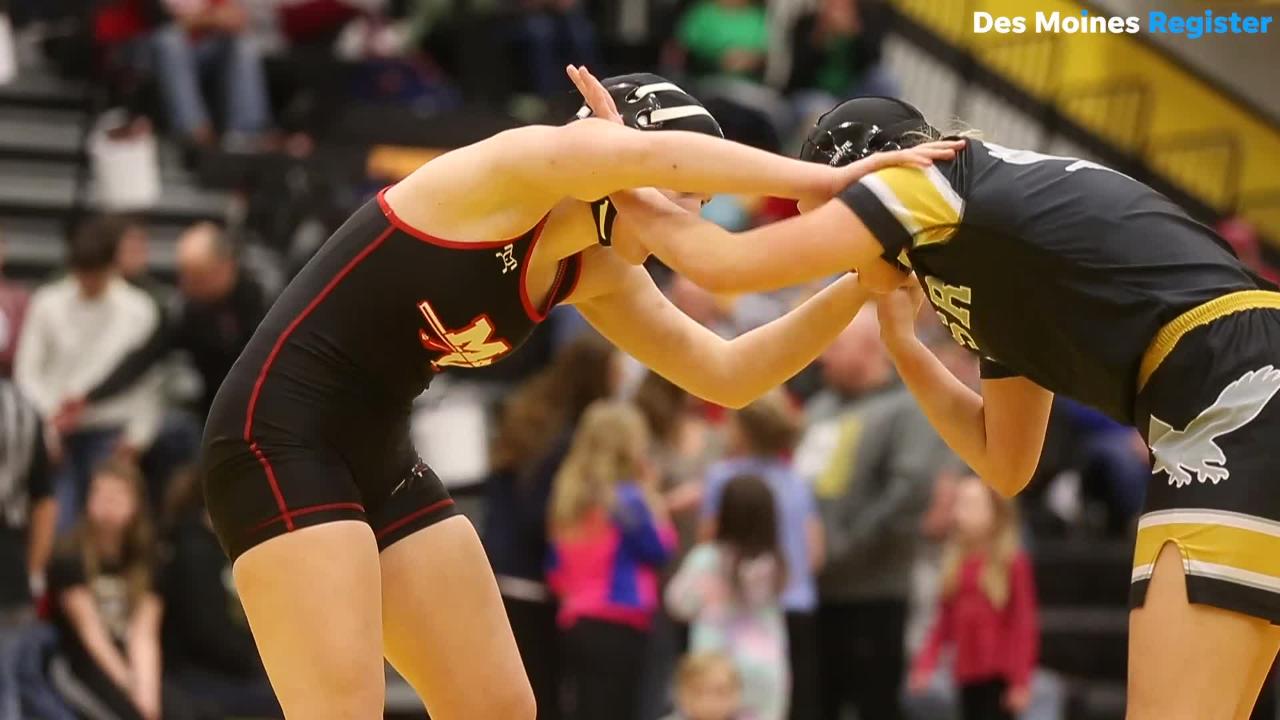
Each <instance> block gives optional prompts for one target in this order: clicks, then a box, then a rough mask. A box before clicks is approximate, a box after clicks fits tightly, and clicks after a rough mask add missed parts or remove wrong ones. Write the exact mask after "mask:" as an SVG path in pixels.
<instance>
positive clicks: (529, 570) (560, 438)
mask: <svg viewBox="0 0 1280 720" xmlns="http://www.w3.org/2000/svg"><path fill="white" fill-rule="evenodd" d="M618 359H619V356H618V354H617V353H616V352H615V351H614V349H613V346H612V345H610V344H609V343H607V342H605V341H604V340H603V339H602V338H601V337H600V336H599V335H596V334H595V333H594V331H593V332H591V333H590V334H586V335H583V336H582V337H580V338H578V339H577V340H574V341H573V342H572V343H570V344H569V345H568V346H566V347H565V348H564V349H562V350H561V351H560V352H559V354H558V355H557V356H556V357H555V359H554V360H553V361H552V363H551V365H549V366H548V367H547V368H546V369H544V370H542V371H541V372H539V373H538V374H536V375H534V376H533V377H532V378H530V379H529V380H527V381H525V382H524V383H523V384H522V385H521V386H520V387H519V388H517V389H516V391H515V392H514V393H513V394H512V395H511V397H510V399H509V400H508V401H507V402H506V404H505V405H504V407H503V410H502V416H501V419H500V420H499V423H498V434H497V438H496V439H495V443H494V445H495V452H494V457H493V467H494V469H493V471H492V472H491V473H490V474H489V477H488V478H486V480H485V490H486V495H485V500H486V503H485V512H484V518H485V523H484V546H485V551H486V552H487V553H488V555H489V560H490V562H491V563H492V564H493V572H494V575H496V576H497V580H498V589H499V591H501V593H502V602H503V605H504V606H505V607H506V610H507V620H508V621H510V623H511V632H512V634H513V635H515V639H516V645H517V646H519V648H520V657H521V659H522V660H523V661H524V665H525V673H526V674H527V675H528V676H529V683H530V685H532V686H533V694H534V697H535V699H536V700H537V704H538V717H539V718H542V719H543V720H556V718H559V717H560V715H559V704H560V703H559V700H560V697H559V696H560V672H559V649H558V648H557V647H556V646H557V642H556V638H557V637H558V636H559V633H558V631H557V630H556V604H555V602H554V600H553V598H552V596H551V593H550V591H549V590H548V588H547V583H546V580H547V578H546V561H547V505H548V502H549V499H550V496H551V486H552V479H553V478H554V477H555V475H556V473H557V472H558V471H559V470H560V465H561V464H562V463H563V462H564V458H565V455H566V453H568V451H569V441H570V439H571V438H572V436H573V429H574V427H576V426H577V424H578V419H579V418H580V417H581V416H582V413H583V411H584V410H586V408H587V407H588V406H589V405H590V404H591V403H593V402H595V401H597V400H602V399H604V398H607V397H609V396H610V395H611V394H613V392H614V390H615V386H616V385H617V382H618V377H617V375H618Z"/></svg>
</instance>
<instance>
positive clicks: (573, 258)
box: [561, 253, 582, 302]
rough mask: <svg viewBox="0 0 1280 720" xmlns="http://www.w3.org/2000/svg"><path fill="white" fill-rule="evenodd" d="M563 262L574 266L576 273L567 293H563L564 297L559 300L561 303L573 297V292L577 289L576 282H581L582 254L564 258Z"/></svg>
mask: <svg viewBox="0 0 1280 720" xmlns="http://www.w3.org/2000/svg"><path fill="white" fill-rule="evenodd" d="M564 261H565V263H573V264H576V265H577V271H576V272H575V273H574V274H573V284H572V285H570V286H569V289H568V290H567V291H565V294H564V297H563V298H561V302H564V301H565V300H568V299H569V298H571V297H573V292H574V291H575V290H577V289H578V282H579V281H580V280H582V253H578V254H577V255H576V256H573V255H571V256H569V257H567V258H565V259H564Z"/></svg>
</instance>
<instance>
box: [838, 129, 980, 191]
mask: <svg viewBox="0 0 1280 720" xmlns="http://www.w3.org/2000/svg"><path fill="white" fill-rule="evenodd" d="M964 143H965V141H964V140H939V141H937V142H929V143H924V144H923V145H917V146H915V147H913V148H908V149H906V150H892V151H890V152H878V153H872V154H871V155H869V156H867V157H865V158H863V159H861V160H859V161H857V162H854V163H850V164H848V165H845V166H844V167H842V168H839V169H838V170H837V172H836V173H835V177H834V178H833V179H832V181H833V183H834V185H833V187H832V190H831V197H835V196H836V195H838V194H840V193H841V192H842V191H843V190H844V189H845V188H847V187H849V186H850V185H852V184H854V183H855V182H857V181H859V180H861V179H862V178H863V177H865V176H867V175H870V174H871V173H873V172H875V171H877V170H883V169H885V168H887V167H894V166H896V165H901V166H904V167H917V168H923V167H929V166H930V165H932V164H933V163H934V162H935V161H940V160H952V159H954V158H955V156H956V153H957V152H959V151H960V150H961V149H962V148H963V147H964Z"/></svg>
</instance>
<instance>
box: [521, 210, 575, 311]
mask: <svg viewBox="0 0 1280 720" xmlns="http://www.w3.org/2000/svg"><path fill="white" fill-rule="evenodd" d="M547 217H549V216H547ZM547 217H543V218H542V219H541V220H539V221H538V224H537V225H535V226H534V227H533V240H532V241H530V243H529V249H528V250H525V251H524V263H523V264H521V266H520V282H519V285H520V304H521V305H523V306H524V314H525V315H528V316H529V319H530V320H532V321H533V322H534V323H535V324H537V323H540V322H542V321H543V320H546V319H547V313H545V312H539V311H538V308H536V307H534V306H533V301H531V300H530V299H529V286H528V279H529V274H528V273H529V261H530V260H532V259H533V249H534V248H535V247H537V246H538V239H539V238H541V237H542V228H543V227H544V226H546V224H547ZM560 262H561V263H563V262H564V261H563V260H562V261H560ZM563 275H564V268H563V267H561V266H560V265H557V266H556V279H555V281H554V282H553V283H552V284H551V290H550V291H548V292H547V299H546V300H545V301H544V302H543V304H544V305H545V304H547V303H549V302H551V301H552V300H554V299H555V293H556V288H557V287H559V286H560V279H561V277H563ZM547 310H548V311H550V310H551V308H549V307H548V308H547Z"/></svg>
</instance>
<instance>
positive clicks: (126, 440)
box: [14, 218, 162, 530]
mask: <svg viewBox="0 0 1280 720" xmlns="http://www.w3.org/2000/svg"><path fill="white" fill-rule="evenodd" d="M126 228H127V225H126V224H124V223H122V222H120V221H118V220H116V219H113V218H99V219H96V220H93V221H90V222H88V223H86V224H85V225H84V226H83V227H82V228H81V229H80V230H79V231H78V232H77V233H75V235H74V236H73V237H72V238H71V243H70V252H69V254H68V265H69V266H70V270H71V272H70V274H69V275H68V276H66V277H64V278H61V279H59V280H56V281H54V282H52V283H50V284H48V285H46V286H44V287H42V288H40V289H39V290H37V291H36V293H35V295H34V296H33V297H32V300H31V306H30V308H29V311H28V313H27V321H26V323H25V324H24V325H23V328H22V338H21V341H20V345H19V348H18V355H17V359H16V362H15V367H14V378H15V380H16V382H17V384H18V388H19V389H20V390H21V391H22V393H23V394H24V395H25V396H26V397H27V398H28V399H29V400H30V401H31V402H32V403H33V404H34V405H35V406H36V409H37V410H38V411H39V412H40V414H41V415H42V416H43V417H45V418H46V419H47V420H48V421H50V422H51V423H52V424H53V427H54V429H55V430H56V431H57V433H58V434H59V435H60V436H61V440H62V442H61V446H62V452H63V457H62V464H61V466H60V468H59V471H58V473H57V474H56V475H55V477H54V493H55V495H56V497H57V499H58V528H59V530H65V529H67V528H69V527H70V526H71V524H72V523H73V522H74V521H75V519H76V517H77V515H78V514H79V512H80V506H81V502H82V499H83V497H84V494H85V488H86V487H87V486H88V483H89V474H90V472H91V470H92V468H93V467H94V466H95V465H97V464H98V463H99V462H101V461H102V460H103V459H104V458H106V457H107V456H108V455H110V454H111V453H112V452H114V451H116V450H124V451H126V452H129V453H131V454H134V455H137V454H140V453H141V452H142V451H144V450H146V449H147V448H148V447H150V445H151V442H152V440H153V438H154V437H155V433H156V428H157V425H158V423H159V421H160V415H161V411H162V396H161V392H160V385H159V380H160V379H161V378H159V376H158V375H155V374H152V375H150V376H148V377H147V378H145V379H144V380H142V381H140V382H138V383H136V384H135V385H134V386H133V387H132V388H130V390H129V391H128V392H124V393H121V394H119V395H117V396H115V397H112V398H107V399H103V400H101V401H90V402H87V403H86V402H83V401H80V400H78V398H83V397H84V396H85V394H86V393H87V392H88V391H89V390H90V389H92V387H93V386H94V385H96V384H97V383H99V382H101V381H102V380H103V379H104V378H106V377H107V374H108V373H110V372H111V369H112V368H114V367H115V366H116V365H117V364H118V363H119V362H120V361H121V360H122V359H123V358H124V357H125V355H126V354H127V353H129V352H130V351H132V350H133V349H135V348H136V347H138V346H140V345H142V343H143V342H145V340H146V338H148V337H149V336H150V335H151V334H152V333H153V332H154V330H155V328H156V326H157V323H158V318H157V312H156V306H155V303H154V302H153V301H152V300H151V298H150V297H148V296H147V294H146V293H145V292H143V291H141V290H138V289H137V288H135V287H132V286H130V285H129V284H128V283H126V282H125V281H124V280H122V279H121V278H120V275H119V272H118V270H117V269H116V250H117V248H118V246H119V242H120V236H121V235H122V234H123V233H124V232H125V230H126Z"/></svg>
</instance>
